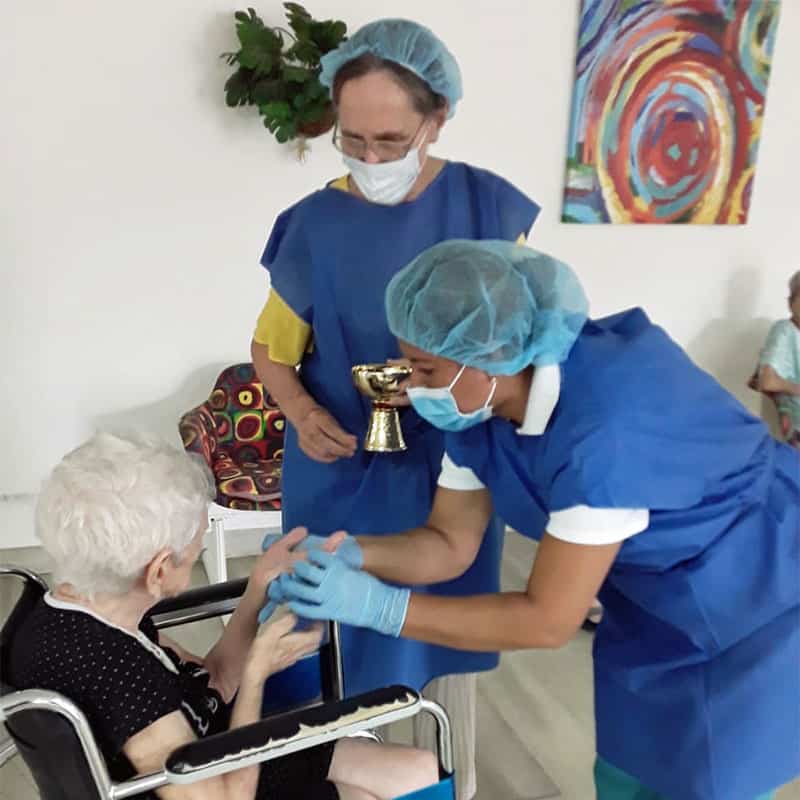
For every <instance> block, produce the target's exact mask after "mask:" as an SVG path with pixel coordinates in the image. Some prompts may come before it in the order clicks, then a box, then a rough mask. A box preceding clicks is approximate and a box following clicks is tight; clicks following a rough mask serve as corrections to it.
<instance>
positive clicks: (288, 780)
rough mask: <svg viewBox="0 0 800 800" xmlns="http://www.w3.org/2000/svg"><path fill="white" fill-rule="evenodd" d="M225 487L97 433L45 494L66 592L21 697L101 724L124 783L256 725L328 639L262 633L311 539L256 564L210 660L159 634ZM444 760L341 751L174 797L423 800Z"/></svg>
mask: <svg viewBox="0 0 800 800" xmlns="http://www.w3.org/2000/svg"><path fill="white" fill-rule="evenodd" d="M211 491H212V490H211V482H210V480H209V477H208V475H207V474H206V472H205V468H204V467H203V466H202V465H201V464H200V463H199V462H195V461H194V460H192V458H191V457H190V456H187V455H186V454H185V453H182V452H179V451H177V450H175V449H174V448H172V447H170V446H168V445H166V444H164V443H160V442H158V441H151V440H149V439H147V438H144V437H138V436H137V437H133V436H127V437H120V436H115V435H111V434H98V435H96V436H94V437H93V438H92V439H91V440H89V441H88V442H87V443H86V444H84V445H83V446H81V447H79V448H78V449H77V450H75V451H73V452H72V453H70V454H69V455H67V456H66V457H65V458H64V459H63V461H62V462H61V463H60V464H59V465H58V466H57V467H56V468H55V470H54V471H53V473H52V475H51V476H50V478H49V480H48V481H47V482H46V484H45V486H44V488H43V491H42V494H41V496H40V500H39V505H38V508H37V528H38V534H39V537H40V538H41V540H42V543H43V545H44V547H45V549H46V550H47V552H48V553H49V555H50V556H51V557H52V560H53V564H54V578H55V581H56V583H55V585H54V588H53V589H52V591H50V592H48V593H46V594H45V595H44V596H43V598H42V599H41V600H40V601H39V602H38V604H37V605H36V606H35V607H34V608H33V610H32V611H31V612H30V614H29V615H28V617H27V618H26V619H25V621H24V623H23V625H22V627H21V629H20V630H19V632H18V633H17V634H16V635H15V638H14V646H13V648H12V649H11V652H10V653H9V654H8V655H9V659H8V662H7V663H8V665H9V667H8V672H9V676H8V677H9V678H10V683H12V684H13V685H14V686H15V687H16V688H17V689H26V688H36V689H45V690H51V691H55V692H58V693H60V694H61V695H64V696H65V697H67V698H69V699H70V700H72V701H73V702H74V703H75V704H76V705H77V706H78V707H79V708H80V709H81V710H82V711H83V713H84V714H85V715H86V717H87V719H88V721H89V723H90V726H91V728H92V733H93V735H94V738H95V739H96V741H97V742H98V744H99V747H100V750H101V752H102V755H103V757H104V759H105V761H106V764H107V765H108V769H109V772H110V774H111V777H112V778H114V779H115V780H127V779H129V778H130V777H131V776H133V775H135V774H136V773H148V772H153V771H156V770H159V769H161V768H162V765H163V764H164V762H165V759H166V758H167V756H168V755H169V754H170V753H171V752H173V751H174V750H175V749H176V748H178V747H180V746H181V745H184V744H186V743H189V742H192V741H193V740H195V739H197V738H201V737H206V736H209V735H212V734H216V733H220V732H222V731H226V730H228V729H233V728H236V727H238V726H244V725H248V724H250V723H254V722H256V721H257V720H258V719H259V717H260V711H261V707H262V694H263V686H264V682H265V681H266V679H267V678H268V677H269V676H270V675H273V674H275V673H277V672H279V671H280V670H283V669H285V668H287V667H289V666H290V665H292V664H294V663H295V662H296V661H297V660H298V659H300V658H302V657H303V656H305V655H307V654H309V653H311V652H313V651H315V650H316V649H317V648H318V647H319V645H320V640H321V635H322V629H321V627H319V626H318V625H317V626H316V627H313V628H310V629H307V630H304V631H296V630H295V625H296V622H297V620H296V618H294V617H293V616H291V615H287V616H284V617H281V618H280V619H277V620H276V621H267V622H266V623H265V624H263V625H261V626H260V627H259V625H258V621H257V616H258V613H259V610H260V609H261V607H262V606H263V603H264V597H265V592H266V590H267V587H268V585H269V583H270V581H272V580H273V579H274V578H276V577H277V576H278V575H280V574H281V573H283V572H284V571H286V570H288V569H290V568H291V565H292V563H293V561H294V560H295V559H296V558H297V556H296V555H293V554H292V552H291V551H292V548H293V547H294V546H295V545H296V544H298V543H299V542H300V541H301V540H302V539H303V537H304V536H305V531H303V530H300V529H298V530H296V531H293V532H292V533H291V534H289V535H287V536H286V537H283V539H282V540H281V541H279V542H277V543H276V544H274V545H273V546H272V547H271V548H269V550H267V551H266V552H265V553H263V554H262V555H261V556H260V557H259V559H258V561H257V562H256V564H255V566H254V568H253V570H252V573H251V574H250V577H249V580H248V582H247V588H246V589H245V591H244V594H243V595H242V597H241V600H240V602H239V604H238V606H237V608H236V610H235V612H234V613H233V615H232V617H231V618H230V620H229V622H228V624H227V625H226V627H225V630H224V633H223V634H222V635H221V637H220V639H219V640H218V641H217V643H216V644H215V645H214V646H213V647H212V648H211V650H210V652H209V653H208V654H207V655H206V656H205V658H200V657H198V656H195V655H193V654H191V653H188V652H187V651H186V650H184V649H183V648H182V647H180V646H179V645H178V644H177V643H175V642H174V641H172V640H171V639H168V638H167V637H166V636H165V635H164V634H163V633H159V631H157V630H156V627H155V626H154V624H153V621H152V619H151V618H150V616H148V611H149V610H150V609H152V608H153V606H155V605H156V604H157V603H158V602H159V601H161V600H162V599H164V598H168V597H173V596H175V595H177V594H179V593H181V592H183V591H184V590H186V588H187V587H188V586H189V581H190V575H191V571H192V566H193V564H194V563H195V561H196V560H197V558H198V555H199V554H200V550H201V548H202V538H203V532H204V531H205V529H206V522H207V518H206V508H207V503H208V500H209V498H210V496H211ZM438 777H439V776H438V766H437V762H436V759H435V757H434V756H433V754H431V753H428V752H425V751H420V750H415V749H413V748H406V747H399V746H390V745H383V744H378V743H376V742H373V741H368V740H366V739H340V740H338V741H335V742H329V743H326V744H323V745H320V746H318V747H314V748H311V749H307V750H302V751H299V752H296V753H292V754H290V755H286V756H283V757H280V758H277V759H274V760H271V761H267V762H266V763H263V764H257V765H253V766H246V767H244V768H242V769H238V770H236V771H232V772H228V773H227V774H224V775H219V776H217V777H211V778H208V779H205V780H202V781H199V782H198V783H194V784H188V785H167V786H162V787H161V788H158V789H157V794H158V796H159V797H161V798H164V800H196V799H199V798H202V800H217V799H218V800H223V799H224V800H228V799H230V800H240V799H241V800H251V799H252V798H266V797H269V798H271V799H274V800H281V798H287V800H288V799H289V798H301V797H302V798H304V799H305V800H316V799H317V798H320V799H321V798H325V799H327V798H337V797H338V798H341V800H370V798H393V797H398V796H401V795H405V794H410V793H413V792H416V791H418V790H420V789H422V788H423V787H425V786H428V785H430V784H434V783H436V782H437V781H438Z"/></svg>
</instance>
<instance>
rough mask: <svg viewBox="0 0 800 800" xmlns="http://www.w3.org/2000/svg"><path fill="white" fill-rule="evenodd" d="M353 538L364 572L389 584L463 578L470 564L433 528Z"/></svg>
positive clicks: (470, 561)
mask: <svg viewBox="0 0 800 800" xmlns="http://www.w3.org/2000/svg"><path fill="white" fill-rule="evenodd" d="M356 538H357V539H358V543H359V545H360V546H361V550H362V552H363V554H364V569H365V570H366V571H367V572H370V573H372V574H373V575H375V576H376V577H378V578H381V579H382V580H386V581H392V582H393V583H405V584H416V585H418V586H424V585H428V584H431V583H442V582H443V581H449V580H453V579H454V578H457V577H459V576H460V575H463V574H464V572H466V570H467V569H469V566H470V564H471V563H472V559H471V558H469V560H467V558H465V556H464V554H463V553H460V552H459V551H458V550H455V549H454V548H453V547H452V546H451V544H450V541H449V540H448V539H447V538H446V537H445V536H443V535H442V534H441V533H440V532H439V531H437V530H435V529H433V528H414V529H413V530H410V531H406V532H405V533H398V534H395V535H391V536H357V537H356Z"/></svg>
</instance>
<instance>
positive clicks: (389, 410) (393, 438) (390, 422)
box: [352, 364, 412, 453]
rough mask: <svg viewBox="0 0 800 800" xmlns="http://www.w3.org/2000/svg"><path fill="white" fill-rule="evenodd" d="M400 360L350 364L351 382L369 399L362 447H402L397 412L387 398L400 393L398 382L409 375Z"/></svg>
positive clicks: (383, 450) (377, 449)
mask: <svg viewBox="0 0 800 800" xmlns="http://www.w3.org/2000/svg"><path fill="white" fill-rule="evenodd" d="M411 371H412V370H411V367H409V366H406V365H404V364H358V365H356V366H355V367H353V370H352V372H353V383H354V384H355V385H356V387H357V388H358V390H359V391H360V392H361V394H364V395H366V396H367V397H369V398H370V399H371V400H372V414H371V415H370V418H369V427H368V428H367V437H366V439H365V440H364V449H365V450H367V451H368V452H370V453H399V452H400V451H402V450H405V449H406V443H405V441H403V431H402V430H401V428H400V416H399V415H398V413H397V409H396V408H395V407H394V406H392V405H389V401H390V400H391V399H392V398H393V397H396V396H397V395H398V394H400V384H401V383H403V381H405V380H407V379H408V378H409V376H410V375H411Z"/></svg>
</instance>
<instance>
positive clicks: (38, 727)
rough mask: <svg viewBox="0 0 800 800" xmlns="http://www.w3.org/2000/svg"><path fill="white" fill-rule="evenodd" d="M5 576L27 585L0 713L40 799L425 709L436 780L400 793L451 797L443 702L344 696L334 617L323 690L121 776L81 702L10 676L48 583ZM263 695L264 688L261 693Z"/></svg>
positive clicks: (306, 741) (174, 620)
mask: <svg viewBox="0 0 800 800" xmlns="http://www.w3.org/2000/svg"><path fill="white" fill-rule="evenodd" d="M0 579H2V580H4V581H7V580H15V581H20V582H21V583H22V587H21V593H20V595H19V598H18V600H17V602H16V603H15V605H14V607H13V609H12V610H11V613H10V615H9V616H8V618H7V620H6V622H5V625H4V626H3V628H2V631H0V720H2V722H3V723H4V725H5V727H6V729H7V731H8V733H9V736H10V738H11V742H12V743H13V745H14V746H15V747H16V750H17V753H18V754H19V755H20V756H21V757H22V759H23V760H24V761H25V763H26V764H27V766H28V768H29V769H30V771H31V774H32V776H33V779H34V781H35V782H36V785H37V787H38V789H39V793H40V796H41V798H42V800H79V799H80V800H122V799H123V798H126V797H136V796H150V797H154V795H152V794H150V793H151V792H153V791H154V790H156V789H158V788H159V787H162V786H166V785H168V784H188V783H194V782H196V781H201V780H203V779H205V778H210V777H214V776H217V775H223V774H225V773H227V772H232V771H234V770H237V769H241V768H243V767H248V766H251V765H253V764H259V763H261V762H264V761H270V760H271V759H274V758H280V757H281V756H284V755H288V754H290V753H294V752H298V751H300V750H305V749H307V748H310V747H314V746H316V745H321V744H325V743H327V742H331V741H334V740H336V739H340V738H342V737H346V736H368V737H370V738H374V739H377V740H379V737H378V736H377V735H376V734H374V733H373V731H374V729H375V728H379V727H381V726H384V725H388V724H390V723H393V722H397V721H398V720H402V719H406V718H409V717H413V716H416V715H417V714H420V713H427V714H430V715H432V716H433V718H434V720H435V721H436V726H437V731H438V757H439V774H440V780H439V782H438V783H436V784H434V785H433V786H430V787H428V788H426V789H422V790H420V791H418V792H414V793H413V794H410V795H404V796H403V797H402V798H397V800H453V798H454V797H455V794H454V776H453V755H452V743H451V735H450V723H449V720H448V718H447V714H446V713H445V711H444V709H442V707H441V706H439V705H437V704H436V703H433V702H431V701H429V700H427V699H425V698H423V697H421V696H420V694H419V693H418V692H416V691H414V690H413V689H409V688H407V687H404V686H389V687H386V688H383V689H377V690H375V691H372V692H367V693H365V694H361V695H358V696H355V697H351V698H345V697H344V696H343V675H342V660H341V652H340V649H339V631H338V626H337V625H335V624H333V623H329V630H328V637H327V642H326V643H325V644H323V645H322V646H321V647H320V650H319V651H318V653H316V654H314V655H313V658H314V659H318V666H316V667H315V668H316V669H317V670H318V675H319V679H320V681H321V686H320V689H321V692H320V693H319V696H318V697H316V698H314V699H312V700H310V701H307V702H305V703H300V704H297V703H296V702H294V701H289V702H287V703H286V706H285V707H286V708H287V709H288V710H283V711H281V712H280V713H277V714H272V715H270V716H268V717H266V718H264V719H261V720H259V721H258V722H256V723H253V724H251V725H246V726H244V727H241V728H237V729H234V730H231V731H227V732H224V733H220V734H217V735H214V736H208V737H206V738H203V739H198V740H197V741H196V742H192V743H190V744H187V745H183V746H181V747H179V748H177V749H176V750H174V751H173V752H172V753H170V755H169V756H168V757H167V759H166V761H165V762H164V766H163V768H162V769H161V770H160V771H158V772H153V773H151V774H148V775H138V776H135V777H133V778H131V779H129V780H126V781H123V782H115V781H113V780H112V778H111V776H110V775H109V772H108V769H107V766H106V763H105V761H104V759H103V756H102V755H101V753H100V749H99V748H98V745H97V743H96V741H95V739H94V737H93V735H92V731H91V729H90V727H89V724H88V722H87V720H86V717H85V716H84V714H83V713H82V712H81V710H80V708H78V707H77V706H76V705H75V703H73V702H72V701H71V700H69V699H68V698H66V697H64V696H63V695H60V694H58V693H56V692H52V691H46V690H39V689H25V690H19V689H17V688H16V687H14V686H11V685H9V684H8V682H7V681H8V674H9V672H8V668H7V665H8V655H9V652H10V648H11V647H13V639H14V635H15V633H16V631H17V630H19V628H20V626H21V625H22V623H23V622H24V621H25V618H26V617H27V615H28V614H29V613H30V612H31V610H32V608H33V607H34V605H35V604H36V603H37V602H38V600H39V598H41V597H42V595H43V594H44V593H45V592H46V591H47V590H48V586H47V584H46V582H45V581H44V580H43V579H42V578H41V577H40V576H39V575H37V574H35V573H33V572H31V571H29V570H26V569H23V568H21V567H14V566H2V565H0ZM245 586H246V580H236V581H228V582H226V583H219V584H214V585H212V586H208V587H202V588H199V589H192V590H190V591H187V592H184V593H183V594H181V595H180V596H178V597H175V598H170V599H168V600H164V601H162V602H161V603H159V604H158V605H156V606H155V607H154V608H153V609H151V611H150V612H149V615H150V616H151V617H152V619H153V622H154V624H155V626H156V628H157V629H165V628H170V627H175V626H178V625H185V624H189V623H192V622H197V621H200V620H204V619H211V618H214V617H219V616H223V615H226V614H230V613H231V612H232V611H233V610H234V609H235V608H236V605H237V603H238V602H239V599H240V597H241V595H242V593H243V592H244V589H245ZM265 694H267V692H265Z"/></svg>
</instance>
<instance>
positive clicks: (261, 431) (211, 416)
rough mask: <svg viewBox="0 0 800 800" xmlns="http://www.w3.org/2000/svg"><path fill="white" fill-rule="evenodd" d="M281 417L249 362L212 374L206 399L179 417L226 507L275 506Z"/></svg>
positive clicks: (187, 441)
mask: <svg viewBox="0 0 800 800" xmlns="http://www.w3.org/2000/svg"><path fill="white" fill-rule="evenodd" d="M285 425H286V419H285V417H284V416H283V414H282V413H281V410H280V408H279V407H278V404H277V403H276V402H275V400H274V399H273V398H272V397H271V396H270V395H269V394H268V393H266V392H264V388H263V386H262V384H261V383H260V382H259V380H258V377H257V376H256V374H255V370H254V369H253V365H252V364H235V365H234V366H232V367H228V368H227V369H226V370H224V371H223V372H222V373H221V374H220V376H219V378H217V382H216V385H215V386H214V390H213V391H212V392H211V396H210V397H209V399H208V401H207V402H205V403H203V404H202V405H200V406H198V407H197V408H195V409H193V410H192V411H189V412H188V413H186V414H184V415H183V417H182V418H181V420H180V422H179V425H178V427H179V429H180V432H181V439H182V440H183V446H184V447H185V448H186V450H187V451H189V452H193V453H197V454H198V455H200V456H202V458H203V459H204V461H205V462H206V464H208V466H209V468H210V469H211V470H212V471H213V473H214V477H215V479H216V482H217V502H218V503H220V504H221V505H224V506H227V507H228V508H239V509H245V510H255V511H262V510H273V509H279V508H280V466H281V464H280V461H281V459H282V458H283V436H284V429H285Z"/></svg>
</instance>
